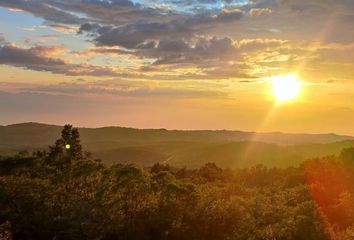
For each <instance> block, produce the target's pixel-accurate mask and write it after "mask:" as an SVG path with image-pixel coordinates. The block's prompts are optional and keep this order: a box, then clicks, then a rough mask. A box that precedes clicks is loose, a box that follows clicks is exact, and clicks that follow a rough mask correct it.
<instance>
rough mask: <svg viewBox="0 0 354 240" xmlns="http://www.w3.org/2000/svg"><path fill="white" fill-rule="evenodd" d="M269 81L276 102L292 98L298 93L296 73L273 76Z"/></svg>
mask: <svg viewBox="0 0 354 240" xmlns="http://www.w3.org/2000/svg"><path fill="white" fill-rule="evenodd" d="M270 81H271V85H272V93H273V96H274V98H275V99H276V101H277V102H286V101H290V100H294V99H295V98H296V97H297V96H298V95H299V94H300V88H301V83H300V81H299V80H298V79H297V76H296V74H286V75H278V76H273V77H271V78H270Z"/></svg>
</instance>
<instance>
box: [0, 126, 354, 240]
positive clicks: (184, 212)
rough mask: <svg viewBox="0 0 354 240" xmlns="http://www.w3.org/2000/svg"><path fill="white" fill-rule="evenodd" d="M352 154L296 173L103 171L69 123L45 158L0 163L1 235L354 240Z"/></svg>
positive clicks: (123, 167) (117, 167) (211, 167)
mask: <svg viewBox="0 0 354 240" xmlns="http://www.w3.org/2000/svg"><path fill="white" fill-rule="evenodd" d="M353 182H354V149H346V150H344V151H343V152H342V154H341V156H339V157H334V156H333V157H326V158H320V159H312V160H308V161H306V162H305V163H303V164H302V165H301V166H300V167H297V168H294V167H292V168H287V169H280V168H279V169H278V168H266V167H264V166H262V165H258V166H255V167H251V168H245V169H233V170H231V169H221V168H219V167H218V166H216V165H215V164H213V163H208V164H206V165H204V166H203V167H201V168H199V169H185V168H174V167H171V166H168V165H164V164H155V165H153V166H152V167H150V168H142V167H139V166H136V165H132V164H114V165H111V166H107V165H105V164H103V163H101V161H100V160H96V159H93V158H92V156H91V154H90V153H87V152H83V150H82V148H81V143H80V136H79V132H78V130H77V129H75V128H72V127H71V126H70V125H67V126H65V128H64V129H63V131H62V137H61V138H60V139H58V140H57V141H56V142H55V144H54V145H53V146H51V147H50V148H49V150H48V151H47V152H46V151H37V152H34V153H28V152H20V153H19V154H17V155H15V156H13V157H6V158H5V157H3V158H1V159H0V238H1V236H5V235H6V234H7V235H8V236H9V237H10V235H12V236H13V237H14V238H15V239H142V240H144V239H156V240H159V239H172V240H174V239H176V240H184V239H205V240H208V239H213V240H214V239H216V240H217V239H296V240H301V239H306V240H307V239H308V240H311V239H316V240H317V239H338V240H349V239H353V238H354V185H353V184H352V183H353Z"/></svg>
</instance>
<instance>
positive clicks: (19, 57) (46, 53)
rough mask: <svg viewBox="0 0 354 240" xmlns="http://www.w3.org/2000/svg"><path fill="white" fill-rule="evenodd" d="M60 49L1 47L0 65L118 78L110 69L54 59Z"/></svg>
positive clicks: (50, 47)
mask: <svg viewBox="0 0 354 240" xmlns="http://www.w3.org/2000/svg"><path fill="white" fill-rule="evenodd" d="M57 49H58V47H53V46H35V47H32V48H20V47H16V46H14V45H8V44H5V45H2V46H0V64H3V65H10V66H15V67H22V68H25V69H31V70H36V71H47V72H52V73H59V74H65V75H73V76H76V75H91V76H116V75H117V74H116V73H115V72H114V71H113V70H111V69H110V68H105V67H98V66H92V65H85V64H71V63H68V62H65V61H64V60H62V59H60V58H55V57H53V56H52V55H53V54H52V53H53V52H55V51H57Z"/></svg>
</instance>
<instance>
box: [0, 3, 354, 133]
mask: <svg viewBox="0 0 354 240" xmlns="http://www.w3.org/2000/svg"><path fill="white" fill-rule="evenodd" d="M286 74H293V75H296V76H297V80H298V81H299V82H300V83H301V90H300V93H299V94H298V96H296V98H294V99H292V100H291V101H287V102H282V103H279V102H277V101H276V99H275V98H274V96H273V94H272V90H271V88H272V86H271V80H270V79H272V77H273V78H274V76H278V75H286ZM28 121H36V122H43V123H52V124H64V123H72V124H74V125H77V126H86V127H98V126H107V125H119V126H129V127H139V128H168V129H233V130H247V131H283V132H308V133H327V132H331V133H332V132H333V133H340V134H348V135H354V1H353V0H224V1H219V0H179V1H177V0H155V1H153V0H135V1H130V0H110V1H108V0H101V1H100V0H70V1H69V0H65V1H64V0H41V1H40V0H0V125H6V124H11V123H18V122H28Z"/></svg>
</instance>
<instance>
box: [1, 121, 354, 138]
mask: <svg viewBox="0 0 354 240" xmlns="http://www.w3.org/2000/svg"><path fill="white" fill-rule="evenodd" d="M25 124H38V125H47V126H55V127H63V126H64V125H66V124H69V125H72V126H73V127H76V128H86V129H101V128H127V129H137V130H167V131H187V132H189V131H191V132H193V131H215V132H218V131H220V132H221V131H226V132H242V133H254V134H291V135H336V136H344V137H353V138H354V135H350V134H341V133H335V132H317V133H316V132H282V131H266V132H262V131H261V132H257V131H252V130H242V129H221V128H220V129H217V128H216V129H204V128H201V129H173V128H164V127H160V128H159V127H156V128H154V127H152V128H140V127H134V126H122V125H106V126H103V125H102V126H91V127H90V126H80V125H73V124H71V123H63V124H60V123H44V122H33V121H30V122H18V123H10V124H4V125H0V127H8V126H14V125H25Z"/></svg>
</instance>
